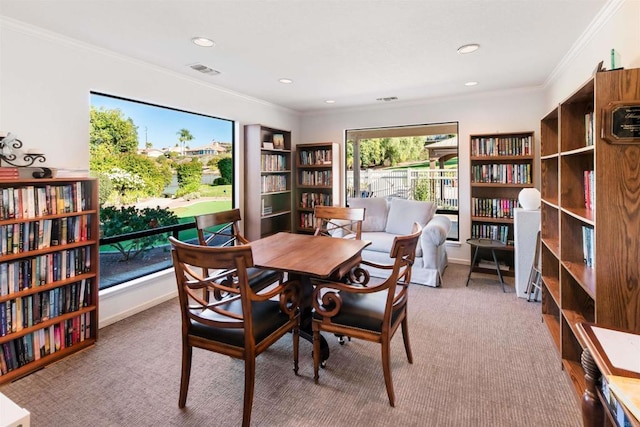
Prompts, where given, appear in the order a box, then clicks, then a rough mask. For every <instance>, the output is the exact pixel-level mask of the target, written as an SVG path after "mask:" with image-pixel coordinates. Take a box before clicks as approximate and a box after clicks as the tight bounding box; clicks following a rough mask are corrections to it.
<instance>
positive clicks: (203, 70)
mask: <svg viewBox="0 0 640 427" xmlns="http://www.w3.org/2000/svg"><path fill="white" fill-rule="evenodd" d="M189 67H191V68H192V69H194V70H196V71H200V72H201V73H203V74H210V75H212V76H215V75H218V74H220V71H218V70H214V69H213V68H209V67H207V66H206V65H202V64H192V65H189Z"/></svg>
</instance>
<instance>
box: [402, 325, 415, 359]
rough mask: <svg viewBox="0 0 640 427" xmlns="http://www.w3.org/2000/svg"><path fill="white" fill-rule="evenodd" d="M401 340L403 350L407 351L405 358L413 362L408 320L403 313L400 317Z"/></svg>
mask: <svg viewBox="0 0 640 427" xmlns="http://www.w3.org/2000/svg"><path fill="white" fill-rule="evenodd" d="M401 325H402V340H403V341H404V351H405V352H406V353H407V360H408V361H409V363H413V353H412V352H411V344H410V343H409V321H408V320H407V316H406V315H405V317H404V319H402V324H401Z"/></svg>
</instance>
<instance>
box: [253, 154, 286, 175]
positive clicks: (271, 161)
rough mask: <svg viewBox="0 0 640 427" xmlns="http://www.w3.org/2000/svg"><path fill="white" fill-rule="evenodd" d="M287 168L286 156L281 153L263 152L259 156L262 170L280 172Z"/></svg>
mask: <svg viewBox="0 0 640 427" xmlns="http://www.w3.org/2000/svg"><path fill="white" fill-rule="evenodd" d="M288 169H289V167H288V165H287V158H286V156H283V155H282V154H263V155H262V156H261V157H260V170H261V171H263V172H281V171H286V170H288Z"/></svg>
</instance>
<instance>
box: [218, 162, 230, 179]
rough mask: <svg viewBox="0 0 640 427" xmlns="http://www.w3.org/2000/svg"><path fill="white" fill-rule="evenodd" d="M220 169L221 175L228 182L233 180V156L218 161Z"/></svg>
mask: <svg viewBox="0 0 640 427" xmlns="http://www.w3.org/2000/svg"><path fill="white" fill-rule="evenodd" d="M218 170H219V171H220V176H221V177H222V178H223V179H224V180H225V182H226V184H230V183H232V182H233V160H232V159H231V157H225V158H222V159H220V160H219V161H218Z"/></svg>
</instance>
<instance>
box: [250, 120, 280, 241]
mask: <svg viewBox="0 0 640 427" xmlns="http://www.w3.org/2000/svg"><path fill="white" fill-rule="evenodd" d="M244 147H245V150H244V156H245V168H244V172H245V173H244V178H245V192H244V211H245V213H244V234H245V236H246V237H247V238H248V239H249V240H257V239H259V238H261V237H265V236H268V235H270V234H274V233H277V232H279V231H291V230H292V228H291V215H292V210H291V194H292V191H291V189H292V179H291V171H292V162H291V153H292V151H291V132H289V131H285V130H280V129H274V128H270V127H267V126H262V125H259V124H256V125H246V126H245V127H244Z"/></svg>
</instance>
